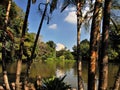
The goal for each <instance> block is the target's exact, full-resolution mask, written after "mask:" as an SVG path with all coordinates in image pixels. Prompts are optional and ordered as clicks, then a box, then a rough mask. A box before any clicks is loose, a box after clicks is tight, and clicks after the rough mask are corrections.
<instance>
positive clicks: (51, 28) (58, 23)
mask: <svg viewBox="0 0 120 90" xmlns="http://www.w3.org/2000/svg"><path fill="white" fill-rule="evenodd" d="M14 1H15V2H16V4H17V5H18V6H19V7H21V8H22V9H23V11H25V10H26V6H27V0H14ZM41 1H42V2H43V1H46V0H37V2H36V3H35V4H32V5H31V10H30V15H29V20H28V22H29V26H28V28H29V32H34V33H37V30H38V27H39V23H40V20H41V15H40V13H39V12H38V4H39V3H40V2H41ZM60 6H61V2H59V5H58V7H57V9H56V10H55V11H54V12H53V14H52V15H50V16H51V20H50V22H49V24H47V21H46V20H44V23H43V26H42V29H41V33H40V35H41V36H42V41H44V42H47V41H49V40H52V41H54V42H55V43H56V44H57V46H58V47H57V49H58V50H59V49H60V48H64V47H67V49H70V50H72V47H73V46H74V45H76V38H77V36H76V35H77V32H76V31H77V24H76V20H77V19H76V12H75V11H76V8H75V7H69V8H67V9H66V10H65V11H63V12H62V13H60ZM81 31H82V32H81V40H83V39H86V38H87V39H88V38H89V32H87V31H85V29H84V28H82V30H81Z"/></svg>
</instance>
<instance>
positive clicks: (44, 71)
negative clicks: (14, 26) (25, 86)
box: [0, 61, 118, 88]
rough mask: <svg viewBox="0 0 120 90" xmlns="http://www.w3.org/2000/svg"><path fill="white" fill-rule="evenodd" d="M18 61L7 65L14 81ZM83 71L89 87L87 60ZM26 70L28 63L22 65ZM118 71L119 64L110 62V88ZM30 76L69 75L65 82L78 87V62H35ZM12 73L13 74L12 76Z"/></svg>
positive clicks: (0, 70)
mask: <svg viewBox="0 0 120 90" xmlns="http://www.w3.org/2000/svg"><path fill="white" fill-rule="evenodd" d="M15 68H16V63H13V64H9V65H7V70H8V73H9V78H10V79H12V81H13V80H14V81H15V72H16V71H15V70H16V69H15ZM82 69H83V71H82V77H83V80H84V83H85V87H87V79H88V65H87V63H86V62H84V63H83V68H82ZM25 71H26V65H25V64H24V65H23V67H22V73H23V74H24V73H25ZM117 71H118V65H116V64H109V71H108V72H109V75H108V78H109V79H108V86H109V88H110V87H112V86H113V83H114V80H115V75H116V74H117ZM30 72H31V73H30V77H31V78H36V76H37V75H41V77H43V78H46V77H52V76H57V77H60V76H64V75H67V76H66V78H65V80H64V81H65V82H66V83H68V84H71V86H72V87H75V88H76V87H77V70H76V63H75V62H54V61H49V62H44V63H41V62H34V63H33V64H32V68H31V71H30ZM0 73H2V67H1V65H0ZM11 74H12V76H10V75H11ZM0 78H2V74H0Z"/></svg>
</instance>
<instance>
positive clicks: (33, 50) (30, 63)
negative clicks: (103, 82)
mask: <svg viewBox="0 0 120 90" xmlns="http://www.w3.org/2000/svg"><path fill="white" fill-rule="evenodd" d="M47 6H48V3H46V4H45V9H44V12H43V15H42V18H41V22H40V25H39V28H38V32H37V35H36V38H35V41H34V46H33V48H32V52H31V57H30V60H29V61H28V63H27V64H28V65H27V72H26V76H25V82H27V81H28V78H29V73H30V69H31V65H32V62H33V57H34V53H35V49H36V46H37V42H38V38H39V34H40V31H41V28H42V24H43V20H44V17H45V15H46V11H47Z"/></svg>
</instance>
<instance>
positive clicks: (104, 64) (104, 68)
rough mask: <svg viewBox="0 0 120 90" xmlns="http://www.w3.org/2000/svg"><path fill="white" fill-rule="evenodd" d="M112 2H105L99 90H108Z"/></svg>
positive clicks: (109, 0) (106, 0)
mask: <svg viewBox="0 0 120 90" xmlns="http://www.w3.org/2000/svg"><path fill="white" fill-rule="evenodd" d="M111 1H112V0H105V6H104V16H103V31H102V45H101V48H102V49H101V52H102V53H101V58H100V66H99V68H100V69H99V90H107V84H108V50H107V48H108V37H109V24H110V8H111Z"/></svg>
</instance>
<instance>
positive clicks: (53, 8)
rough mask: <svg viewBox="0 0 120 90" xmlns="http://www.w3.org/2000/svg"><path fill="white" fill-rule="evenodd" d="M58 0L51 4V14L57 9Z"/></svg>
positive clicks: (53, 0)
mask: <svg viewBox="0 0 120 90" xmlns="http://www.w3.org/2000/svg"><path fill="white" fill-rule="evenodd" d="M57 3H58V0H52V2H51V4H50V13H52V12H53V11H54V10H55V9H56V8H57Z"/></svg>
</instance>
